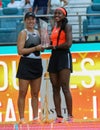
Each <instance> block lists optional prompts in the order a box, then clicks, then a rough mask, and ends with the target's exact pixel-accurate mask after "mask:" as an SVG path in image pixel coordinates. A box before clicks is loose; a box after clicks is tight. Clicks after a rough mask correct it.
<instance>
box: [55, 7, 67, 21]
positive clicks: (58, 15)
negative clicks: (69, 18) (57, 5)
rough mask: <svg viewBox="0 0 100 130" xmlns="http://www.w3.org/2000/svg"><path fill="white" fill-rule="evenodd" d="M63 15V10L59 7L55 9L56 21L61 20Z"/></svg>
mask: <svg viewBox="0 0 100 130" xmlns="http://www.w3.org/2000/svg"><path fill="white" fill-rule="evenodd" d="M64 17H65V15H64V14H63V12H62V11H61V10H59V9H56V10H55V12H54V19H55V21H56V22H59V21H61V20H62V19H63V18H64Z"/></svg>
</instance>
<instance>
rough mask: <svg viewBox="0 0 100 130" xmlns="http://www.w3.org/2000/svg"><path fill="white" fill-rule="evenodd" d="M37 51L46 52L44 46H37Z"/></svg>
mask: <svg viewBox="0 0 100 130" xmlns="http://www.w3.org/2000/svg"><path fill="white" fill-rule="evenodd" d="M35 51H44V48H43V47H42V45H37V46H35Z"/></svg>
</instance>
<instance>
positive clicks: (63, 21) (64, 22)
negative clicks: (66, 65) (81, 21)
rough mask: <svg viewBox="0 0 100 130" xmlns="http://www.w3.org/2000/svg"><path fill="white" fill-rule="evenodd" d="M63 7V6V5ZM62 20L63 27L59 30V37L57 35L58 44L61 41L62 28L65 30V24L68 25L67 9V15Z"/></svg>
mask: <svg viewBox="0 0 100 130" xmlns="http://www.w3.org/2000/svg"><path fill="white" fill-rule="evenodd" d="M61 8H63V7H61ZM63 9H64V10H65V11H66V9H65V8H63ZM61 22H62V23H61V28H60V30H59V33H58V37H57V45H58V42H59V37H60V33H61V31H62V30H64V31H65V26H66V24H67V23H68V19H67V11H66V17H64V18H63V19H62V20H61Z"/></svg>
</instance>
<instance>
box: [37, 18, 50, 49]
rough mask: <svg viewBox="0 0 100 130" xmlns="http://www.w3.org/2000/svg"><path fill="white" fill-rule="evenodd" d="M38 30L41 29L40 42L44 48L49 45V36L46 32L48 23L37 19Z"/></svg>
mask: <svg viewBox="0 0 100 130" xmlns="http://www.w3.org/2000/svg"><path fill="white" fill-rule="evenodd" d="M39 22H40V30H41V44H42V46H43V47H44V48H47V47H48V46H49V45H50V38H49V34H48V23H47V22H45V21H44V20H42V19H39Z"/></svg>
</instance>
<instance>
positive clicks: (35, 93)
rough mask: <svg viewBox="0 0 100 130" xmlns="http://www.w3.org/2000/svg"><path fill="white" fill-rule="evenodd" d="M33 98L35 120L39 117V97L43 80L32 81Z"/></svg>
mask: <svg viewBox="0 0 100 130" xmlns="http://www.w3.org/2000/svg"><path fill="white" fill-rule="evenodd" d="M30 85H31V97H32V108H33V115H34V118H37V117H38V95H39V91H40V86H41V78H38V79H35V80H32V81H31V83H30Z"/></svg>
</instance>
